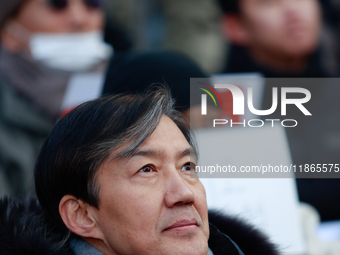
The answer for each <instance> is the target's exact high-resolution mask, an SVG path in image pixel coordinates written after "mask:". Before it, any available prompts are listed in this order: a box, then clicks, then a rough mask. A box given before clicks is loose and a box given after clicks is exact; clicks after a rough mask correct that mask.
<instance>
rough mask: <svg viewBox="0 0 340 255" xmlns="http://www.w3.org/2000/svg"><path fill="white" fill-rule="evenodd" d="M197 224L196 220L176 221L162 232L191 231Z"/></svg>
mask: <svg viewBox="0 0 340 255" xmlns="http://www.w3.org/2000/svg"><path fill="white" fill-rule="evenodd" d="M197 226H198V223H197V220H196V219H191V220H178V221H176V222H175V223H174V224H172V225H171V226H169V227H167V228H165V229H164V230H163V231H171V230H177V231H178V230H186V229H191V228H193V227H197Z"/></svg>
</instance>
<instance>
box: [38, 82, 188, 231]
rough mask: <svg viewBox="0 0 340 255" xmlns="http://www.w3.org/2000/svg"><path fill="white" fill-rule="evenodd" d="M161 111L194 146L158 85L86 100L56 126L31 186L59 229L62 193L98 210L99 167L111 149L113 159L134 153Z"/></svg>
mask: <svg viewBox="0 0 340 255" xmlns="http://www.w3.org/2000/svg"><path fill="white" fill-rule="evenodd" d="M163 115H166V116H168V117H169V118H170V119H171V120H173V121H174V123H175V124H176V125H177V126H178V128H179V129H180V130H181V131H182V133H183V135H184V136H185V138H186V139H187V141H188V142H189V144H190V145H191V146H192V147H194V146H193V143H192V139H191V137H190V133H189V129H188V127H187V123H186V122H184V121H183V120H182V118H181V117H180V113H178V112H177V111H175V110H174V102H173V100H172V98H171V96H170V93H169V91H168V90H167V89H166V88H165V87H163V86H158V87H155V86H154V87H152V88H149V89H148V91H147V92H145V93H140V94H116V95H112V96H107V97H103V98H100V99H97V100H93V101H89V102H86V103H84V104H82V105H80V106H78V107H76V108H75V109H74V110H73V111H71V112H70V113H69V114H67V115H66V116H65V117H64V118H63V119H61V120H60V121H59V122H58V123H57V124H56V125H55V127H54V128H53V130H52V131H51V133H50V134H49V136H48V137H47V139H46V141H45V143H44V144H43V146H42V149H41V151H40V154H39V157H38V159H37V162H36V167H35V189H36V193H37V196H38V199H39V202H40V203H41V206H42V207H43V208H44V209H45V210H46V211H47V213H48V214H50V215H51V216H52V217H53V218H54V219H55V220H56V222H57V224H58V226H59V227H60V228H61V229H65V225H64V224H63V222H62V220H61V217H60V215H59V209H58V208H59V202H60V200H61V199H62V197H63V196H65V195H67V194H70V195H73V196H75V197H76V198H78V199H82V200H83V201H84V202H87V203H89V204H90V205H92V206H95V207H97V208H98V206H99V204H100V201H99V200H98V197H99V192H100V187H99V186H98V184H97V183H96V170H97V169H98V167H99V166H100V165H101V164H102V163H103V161H104V160H106V159H107V157H108V156H109V155H111V153H112V152H115V151H117V154H116V155H115V156H114V157H115V158H120V157H129V156H131V155H133V153H134V152H135V151H136V150H137V149H138V147H139V146H140V145H141V144H142V143H143V142H144V141H145V140H146V139H147V138H148V137H149V136H150V135H151V134H152V133H153V131H154V130H155V129H156V127H157V125H158V123H159V121H160V119H161V117H162V116H163Z"/></svg>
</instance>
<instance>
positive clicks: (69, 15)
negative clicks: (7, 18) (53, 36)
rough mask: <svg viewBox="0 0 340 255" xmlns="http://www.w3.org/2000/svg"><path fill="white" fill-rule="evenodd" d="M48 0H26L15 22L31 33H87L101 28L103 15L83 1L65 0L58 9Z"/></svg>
mask: <svg viewBox="0 0 340 255" xmlns="http://www.w3.org/2000/svg"><path fill="white" fill-rule="evenodd" d="M49 2H52V1H49V0H28V1H27V2H26V3H24V5H23V6H22V8H21V10H20V12H19V15H18V16H17V18H16V20H17V21H18V22H19V23H20V24H21V25H23V26H24V27H25V28H27V29H28V30H29V31H30V32H32V33H37V32H38V33H72V32H87V31H92V30H95V29H102V27H103V13H102V11H101V10H100V9H99V8H95V7H91V6H89V5H86V4H85V3H84V1H83V0H67V5H66V6H65V7H64V8H62V9H58V8H55V7H53V5H51V4H50V3H49Z"/></svg>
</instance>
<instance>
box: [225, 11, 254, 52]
mask: <svg viewBox="0 0 340 255" xmlns="http://www.w3.org/2000/svg"><path fill="white" fill-rule="evenodd" d="M221 29H222V34H223V36H224V37H225V38H226V40H228V41H229V42H231V43H233V44H235V45H239V46H247V45H248V41H249V38H248V32H247V29H246V27H245V26H244V23H243V21H242V19H241V17H240V16H239V15H237V14H227V15H224V16H223V17H222V20H221Z"/></svg>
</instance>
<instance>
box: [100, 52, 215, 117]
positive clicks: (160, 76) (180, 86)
mask: <svg viewBox="0 0 340 255" xmlns="http://www.w3.org/2000/svg"><path fill="white" fill-rule="evenodd" d="M190 78H208V76H207V74H205V73H204V72H203V71H202V69H201V68H200V67H199V66H198V65H197V64H196V63H195V62H194V61H192V60H191V59H190V58H189V57H187V56H185V55H183V54H181V53H178V52H175V51H165V50H164V51H154V52H145V53H138V52H132V53H127V54H121V55H118V56H115V57H114V58H113V59H112V61H111V63H110V65H109V67H108V71H107V74H106V79H105V83H104V89H103V95H108V94H116V93H122V92H133V93H135V92H141V91H143V90H145V88H147V87H148V86H149V85H150V84H157V83H161V84H166V85H167V86H168V87H169V88H170V91H171V95H172V97H173V98H174V99H175V101H176V103H175V107H176V109H177V110H179V111H181V112H184V111H185V110H187V109H189V107H190V103H191V105H196V104H197V105H198V104H200V103H201V101H200V97H194V98H197V102H196V101H195V102H193V100H192V102H190ZM208 103H210V102H209V101H208Z"/></svg>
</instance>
